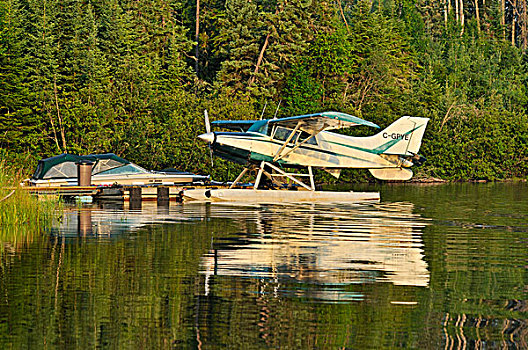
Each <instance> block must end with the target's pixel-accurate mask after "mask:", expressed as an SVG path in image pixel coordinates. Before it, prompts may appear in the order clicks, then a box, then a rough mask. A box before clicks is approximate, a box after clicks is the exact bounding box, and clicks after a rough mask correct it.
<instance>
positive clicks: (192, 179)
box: [27, 153, 209, 187]
mask: <svg viewBox="0 0 528 350" xmlns="http://www.w3.org/2000/svg"><path fill="white" fill-rule="evenodd" d="M83 161H84V162H86V161H89V162H91V163H92V177H91V184H92V185H95V186H98V185H114V184H118V185H156V184H160V185H161V184H164V185H174V184H191V183H196V182H203V181H208V180H209V176H202V175H195V174H193V173H189V172H181V171H177V170H175V169H170V170H168V171H149V170H146V169H144V168H142V167H140V166H139V165H137V164H134V163H131V162H129V161H128V160H126V159H123V158H121V157H118V156H116V155H115V154H114V153H106V154H90V155H85V156H78V155H73V154H67V153H64V154H61V155H58V156H54V157H50V158H45V159H41V160H39V162H38V165H37V170H36V171H35V173H34V174H33V176H32V177H31V179H28V180H27V184H28V185H30V186H41V187H42V186H46V187H50V186H76V185H77V163H78V162H83Z"/></svg>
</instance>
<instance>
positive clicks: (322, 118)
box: [269, 112, 379, 134]
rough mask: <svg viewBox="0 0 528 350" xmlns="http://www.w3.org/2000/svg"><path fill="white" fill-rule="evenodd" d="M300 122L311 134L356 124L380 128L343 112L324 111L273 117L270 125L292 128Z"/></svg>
mask: <svg viewBox="0 0 528 350" xmlns="http://www.w3.org/2000/svg"><path fill="white" fill-rule="evenodd" d="M299 123H300V126H299V129H301V130H302V131H305V132H307V133H309V134H314V133H319V132H321V131H325V130H332V129H342V128H349V127H352V126H356V125H366V126H372V127H374V128H379V126H378V125H376V124H374V123H372V122H369V121H367V120H363V119H361V118H358V117H354V116H352V115H350V114H346V113H341V112H322V113H315V114H306V115H299V116H296V117H288V118H280V119H271V120H270V121H269V124H270V125H279V126H284V127H286V128H290V129H294V128H296V127H297V125H299Z"/></svg>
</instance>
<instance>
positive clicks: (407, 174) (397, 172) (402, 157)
mask: <svg viewBox="0 0 528 350" xmlns="http://www.w3.org/2000/svg"><path fill="white" fill-rule="evenodd" d="M428 121H429V118H419V117H409V116H405V117H401V118H400V119H398V120H396V121H395V122H394V123H392V124H391V125H389V126H388V127H387V128H386V129H385V130H383V131H381V132H380V133H378V134H376V135H374V136H371V137H370V138H369V144H370V145H371V147H372V150H373V151H375V152H376V153H378V154H380V155H381V156H382V157H384V158H385V159H386V160H389V161H390V162H392V163H394V168H392V167H390V168H386V167H385V168H379V169H369V171H370V173H371V174H372V175H373V176H374V177H376V178H378V179H380V180H409V179H410V178H411V177H412V176H413V172H412V170H411V169H409V168H408V167H410V166H412V165H413V164H415V165H420V164H421V163H423V161H424V160H425V158H423V157H421V156H419V155H418V151H419V150H420V146H421V145H422V137H423V135H424V132H425V128H426V126H427V122H428Z"/></svg>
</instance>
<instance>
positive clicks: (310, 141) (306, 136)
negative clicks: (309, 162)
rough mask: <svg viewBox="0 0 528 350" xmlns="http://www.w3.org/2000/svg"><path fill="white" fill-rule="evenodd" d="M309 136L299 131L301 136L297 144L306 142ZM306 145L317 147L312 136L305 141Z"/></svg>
mask: <svg viewBox="0 0 528 350" xmlns="http://www.w3.org/2000/svg"><path fill="white" fill-rule="evenodd" d="M310 136H312V135H310V134H308V133H307V132H306V131H301V135H300V136H299V142H302V141H304V140H306V139H307V138H309V137H310ZM306 143H307V144H309V145H317V140H316V139H315V136H314V137H311V138H310V139H309V140H308V141H306Z"/></svg>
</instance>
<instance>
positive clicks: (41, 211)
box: [0, 161, 61, 244]
mask: <svg viewBox="0 0 528 350" xmlns="http://www.w3.org/2000/svg"><path fill="white" fill-rule="evenodd" d="M21 179H22V177H21V175H20V174H19V173H18V174H17V172H16V171H14V170H12V169H10V168H8V167H7V166H6V165H5V163H4V162H2V161H0V242H2V243H7V242H9V243H11V244H13V243H18V242H22V241H26V242H27V241H32V239H33V237H34V236H35V235H36V234H39V233H40V232H41V231H42V228H43V227H46V226H48V225H50V224H51V222H52V220H53V218H54V217H55V216H56V214H57V213H58V212H60V208H61V203H60V202H59V201H58V199H56V198H36V197H35V196H33V195H31V194H29V193H28V192H27V191H25V190H23V189H22V187H21V186H20V180H21Z"/></svg>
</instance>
